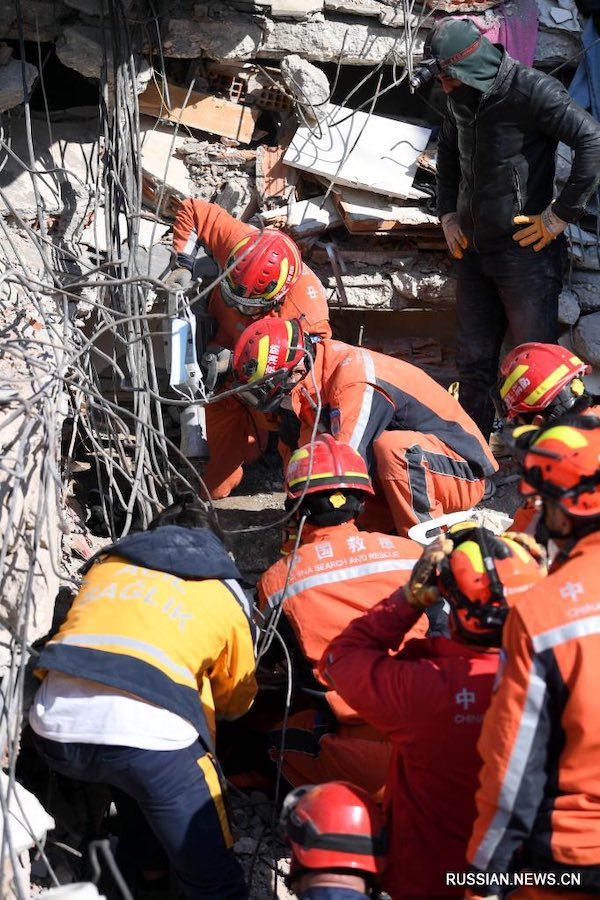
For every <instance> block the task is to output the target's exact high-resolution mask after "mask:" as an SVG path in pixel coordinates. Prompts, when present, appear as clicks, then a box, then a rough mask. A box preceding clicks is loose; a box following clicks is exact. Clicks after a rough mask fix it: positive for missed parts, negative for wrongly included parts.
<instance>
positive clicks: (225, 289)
mask: <svg viewBox="0 0 600 900" xmlns="http://www.w3.org/2000/svg"><path fill="white" fill-rule="evenodd" d="M220 288H221V296H222V297H223V302H224V303H225V305H226V306H230V307H232V308H233V309H237V311H238V312H240V313H241V314H242V315H243V316H262V315H263V314H264V313H265V312H268V311H269V310H270V309H273V307H274V306H275V304H276V300H274V299H273V300H265V298H264V297H241V296H240V295H239V294H236V292H235V291H234V290H233V288H232V287H231V285H230V283H229V281H228V280H227V278H223V280H222V281H221V284H220Z"/></svg>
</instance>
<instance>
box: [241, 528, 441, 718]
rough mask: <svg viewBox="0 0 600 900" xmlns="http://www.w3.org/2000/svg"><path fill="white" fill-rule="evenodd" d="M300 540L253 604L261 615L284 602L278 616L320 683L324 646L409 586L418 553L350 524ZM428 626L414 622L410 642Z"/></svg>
mask: <svg viewBox="0 0 600 900" xmlns="http://www.w3.org/2000/svg"><path fill="white" fill-rule="evenodd" d="M302 538H303V542H302V544H301V546H300V547H299V548H298V551H297V552H296V554H295V555H290V556H287V557H285V559H280V560H278V561H277V562H276V563H275V564H274V565H272V566H271V568H270V569H267V571H266V572H265V573H264V575H262V577H261V579H260V581H259V582H258V600H259V605H260V607H261V609H265V611H268V609H269V608H270V609H275V608H276V607H278V606H279V605H280V604H281V602H282V600H283V613H284V615H285V617H286V619H287V621H288V622H289V624H290V626H291V628H292V630H293V632H294V635H295V637H296V640H297V642H298V645H299V647H300V650H301V651H302V654H303V656H304V657H305V658H306V659H307V660H308V662H309V663H310V665H311V667H312V669H313V674H314V676H315V678H316V679H317V680H319V681H322V679H321V678H320V676H319V674H318V671H317V663H318V661H319V660H320V658H321V656H322V655H323V652H324V651H325V648H326V647H327V645H328V644H329V642H330V641H331V640H332V639H333V638H334V637H336V636H337V635H338V634H340V633H341V632H342V631H343V630H344V628H345V627H346V626H347V625H348V623H349V622H351V621H352V620H353V619H355V618H356V617H357V616H360V615H362V613H364V612H365V611H366V610H368V609H370V608H371V607H372V606H374V605H375V604H376V603H378V602H379V601H380V600H383V598H384V597H388V596H389V595H390V594H392V593H393V592H394V591H395V590H396V589H397V588H398V587H399V586H400V585H402V584H405V583H406V582H407V581H408V577H409V575H410V573H411V571H412V569H413V566H414V564H415V562H416V561H417V559H419V557H420V555H421V548H420V546H419V545H418V544H415V542H414V541H410V540H408V538H401V537H393V536H391V535H388V534H377V533H375V532H368V531H359V530H358V528H357V527H356V525H355V524H354V523H352V522H347V523H345V524H343V525H335V526H331V527H322V528H318V527H314V526H307V527H305V529H304V531H303V534H302ZM290 566H291V567H292V568H291V573H290ZM288 573H289V577H288ZM427 625H428V623H427V621H425V620H423V621H420V622H418V623H417V624H416V626H415V631H414V633H411V635H410V637H423V636H424V635H425V632H426V631H427ZM396 649H398V648H396ZM325 696H326V699H327V701H328V703H329V705H330V706H331V708H332V710H333V712H334V713H335V716H336V718H337V719H338V720H340V721H343V722H350V721H356V720H357V719H358V718H359V717H358V716H357V714H356V712H355V711H354V710H353V709H352V708H351V707H350V706H348V704H347V703H346V702H345V701H344V700H342V698H341V697H340V696H339V694H338V693H337V692H336V691H333V690H329V691H327V694H326V695H325Z"/></svg>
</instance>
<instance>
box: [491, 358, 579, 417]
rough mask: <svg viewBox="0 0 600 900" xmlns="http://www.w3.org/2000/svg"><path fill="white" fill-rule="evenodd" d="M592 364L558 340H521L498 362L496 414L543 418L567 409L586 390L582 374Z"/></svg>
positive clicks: (560, 414) (559, 414)
mask: <svg viewBox="0 0 600 900" xmlns="http://www.w3.org/2000/svg"><path fill="white" fill-rule="evenodd" d="M591 371H592V368H591V366H588V365H587V363H584V362H583V360H581V359H579V357H578V356H575V355H574V354H573V353H572V352H571V351H570V350H567V349H566V348H565V347H561V345H560V344H540V343H537V342H535V341H533V342H531V343H528V344H520V345H519V346H518V347H515V348H514V350H511V351H510V353H508V354H507V355H506V356H505V357H504V359H503V360H502V363H501V364H500V378H499V380H498V384H497V386H496V396H495V404H496V409H497V411H498V413H499V415H501V416H503V417H504V418H506V419H508V420H509V421H510V420H511V419H515V418H517V416H519V415H522V416H526V417H529V416H533V415H535V414H536V413H538V414H540V415H542V416H543V417H544V419H545V420H546V421H550V420H552V419H556V418H558V417H559V416H562V415H563V414H564V413H566V412H567V411H568V410H569V409H570V408H571V407H572V406H573V404H574V403H575V402H576V401H577V400H578V399H579V397H581V396H582V395H583V394H584V393H585V386H584V384H583V381H582V380H581V377H580V376H581V375H589V373H590V372H591Z"/></svg>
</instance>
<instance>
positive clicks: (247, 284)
mask: <svg viewBox="0 0 600 900" xmlns="http://www.w3.org/2000/svg"><path fill="white" fill-rule="evenodd" d="M226 267H227V269H228V270H229V271H228V272H227V274H226V275H225V277H224V279H223V281H222V282H221V293H222V296H223V300H224V301H225V303H226V304H227V305H228V306H233V307H235V308H236V309H237V310H239V312H241V313H242V314H243V315H244V316H261V315H264V313H266V312H268V311H269V310H270V309H273V307H274V306H276V304H277V303H279V301H280V300H281V299H282V298H283V296H284V295H285V294H286V293H287V291H288V290H289V289H290V287H291V286H292V285H293V284H294V283H295V282H296V281H298V278H299V277H300V274H301V272H302V257H301V256H300V250H299V249H298V247H297V246H296V244H295V243H294V241H293V240H292V239H291V238H290V237H288V236H287V234H283V233H282V232H281V231H277V230H276V229H275V228H265V230H264V231H262V232H260V231H258V230H257V231H256V232H253V233H252V234H249V235H246V237H244V238H242V240H241V241H238V242H237V244H236V245H235V247H234V248H233V250H232V251H231V253H230V254H229V256H228V257H227V263H226Z"/></svg>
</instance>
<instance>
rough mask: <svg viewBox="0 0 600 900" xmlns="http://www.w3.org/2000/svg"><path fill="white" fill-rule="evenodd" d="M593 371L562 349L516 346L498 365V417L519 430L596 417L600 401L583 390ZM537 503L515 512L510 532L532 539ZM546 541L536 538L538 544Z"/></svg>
mask: <svg viewBox="0 0 600 900" xmlns="http://www.w3.org/2000/svg"><path fill="white" fill-rule="evenodd" d="M591 371H592V367H591V366H589V365H588V364H587V363H584V362H583V360H581V359H579V357H578V356H575V354H574V353H573V352H572V351H571V350H568V349H567V348H566V347H561V345H560V344H540V343H537V342H533V343H528V344H520V345H519V346H518V347H515V348H514V350H511V351H510V353H507V355H506V356H505V357H504V359H503V360H502V363H501V365H500V377H499V379H498V383H497V385H496V387H495V389H494V391H493V399H494V405H495V407H496V412H497V413H498V415H499V416H500V417H501V418H503V419H505V420H506V421H507V422H509V423H510V422H513V423H520V424H521V425H526V424H533V425H542V424H543V423H550V422H553V421H554V420H555V419H558V418H559V417H560V416H563V415H565V414H566V413H573V414H577V413H592V414H593V415H600V405H598V404H599V400H600V398H598V397H594V396H593V395H592V394H590V393H589V392H588V391H587V390H586V387H585V384H584V381H583V378H582V376H583V375H589V374H590V372H591ZM536 504H537V506H539V504H538V503H537V500H536V499H535V498H533V499H530V500H529V501H526V502H525V503H524V504H523V505H522V506H520V507H519V509H517V511H516V513H515V517H514V521H513V525H512V527H513V528H514V530H515V531H525V532H527V534H534V533H535V530H536V527H537V526H538V523H539V519H540V512H539V509H536ZM543 539H544V535H543V534H541V535H540V540H543Z"/></svg>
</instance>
